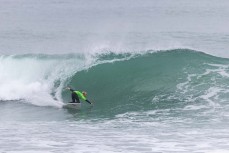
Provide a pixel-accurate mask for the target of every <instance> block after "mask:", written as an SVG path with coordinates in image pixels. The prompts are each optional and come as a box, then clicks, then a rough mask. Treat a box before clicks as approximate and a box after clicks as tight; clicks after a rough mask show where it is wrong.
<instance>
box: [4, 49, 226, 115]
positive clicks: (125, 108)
mask: <svg viewBox="0 0 229 153" xmlns="http://www.w3.org/2000/svg"><path fill="white" fill-rule="evenodd" d="M0 63H1V65H0V74H1V75H0V84H1V87H0V100H1V101H7V100H10V101H12V100H23V101H26V102H27V103H30V104H33V105H37V106H55V107H61V106H62V105H63V104H64V102H67V101H69V100H70V93H69V92H67V91H65V90H63V89H64V87H65V86H67V85H70V86H71V87H73V88H75V89H76V90H86V91H87V92H88V99H89V100H91V101H94V102H95V107H94V109H93V112H94V114H96V115H97V116H104V117H112V116H115V115H117V114H122V113H126V112H133V111H140V112H145V111H149V110H155V109H169V108H185V109H197V110H199V109H206V110H209V109H215V108H217V107H220V106H223V105H226V104H225V101H227V100H228V99H229V97H228V96H227V95H228V92H229V90H228V89H229V86H228V85H227V82H228V77H229V60H228V59H223V58H218V57H214V56H210V55H207V54H205V53H201V52H197V51H192V50H186V49H176V50H169V51H158V52H152V51H147V52H145V53H144V54H143V53H142V54H130V53H125V54H113V53H108V54H100V55H96V56H90V57H89V56H88V57H87V56H85V55H80V54H66V55H35V54H32V55H31V54H27V55H12V56H1V57H0ZM86 105H87V104H85V106H86Z"/></svg>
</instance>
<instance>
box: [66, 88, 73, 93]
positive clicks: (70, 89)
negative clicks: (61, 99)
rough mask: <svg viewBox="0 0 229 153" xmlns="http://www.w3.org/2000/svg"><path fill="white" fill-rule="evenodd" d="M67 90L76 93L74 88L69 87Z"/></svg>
mask: <svg viewBox="0 0 229 153" xmlns="http://www.w3.org/2000/svg"><path fill="white" fill-rule="evenodd" d="M66 89H67V90H70V91H71V92H74V91H75V90H73V89H72V88H70V87H67V88H66Z"/></svg>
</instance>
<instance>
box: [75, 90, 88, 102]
mask: <svg viewBox="0 0 229 153" xmlns="http://www.w3.org/2000/svg"><path fill="white" fill-rule="evenodd" d="M75 92H76V94H77V95H78V97H79V99H82V100H84V101H86V100H87V98H86V97H85V96H84V95H83V94H82V93H81V92H80V91H75Z"/></svg>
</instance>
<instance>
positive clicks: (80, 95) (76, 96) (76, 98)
mask: <svg viewBox="0 0 229 153" xmlns="http://www.w3.org/2000/svg"><path fill="white" fill-rule="evenodd" d="M66 89H67V90H70V91H71V92H72V102H70V103H80V99H82V100H84V101H86V102H88V103H89V104H92V103H91V102H90V101H89V100H88V99H87V98H86V97H87V92H85V91H82V92H80V91H76V90H73V89H72V88H70V87H67V88H66Z"/></svg>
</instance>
